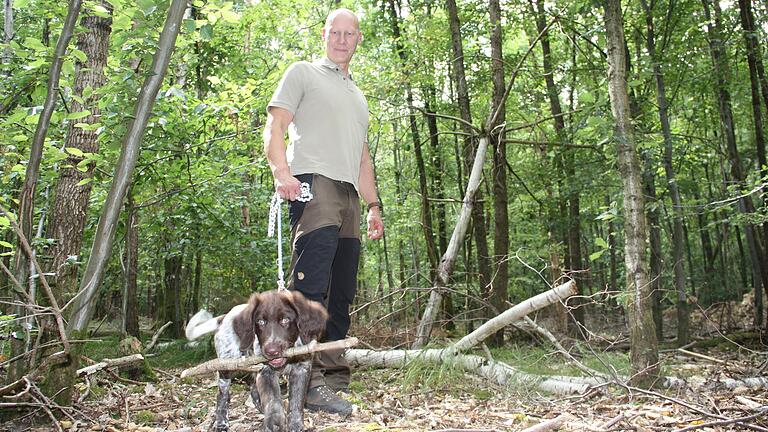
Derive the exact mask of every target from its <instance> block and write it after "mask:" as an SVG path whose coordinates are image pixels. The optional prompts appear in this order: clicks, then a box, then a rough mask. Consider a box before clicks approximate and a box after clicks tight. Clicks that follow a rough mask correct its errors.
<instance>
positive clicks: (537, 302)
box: [451, 281, 576, 352]
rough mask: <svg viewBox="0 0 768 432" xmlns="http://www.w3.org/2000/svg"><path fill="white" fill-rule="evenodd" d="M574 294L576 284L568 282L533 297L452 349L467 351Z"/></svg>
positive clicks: (464, 338)
mask: <svg viewBox="0 0 768 432" xmlns="http://www.w3.org/2000/svg"><path fill="white" fill-rule="evenodd" d="M574 294H576V283H575V282H574V281H568V282H566V283H564V284H562V285H559V286H557V287H555V288H552V289H551V290H549V291H545V292H543V293H541V294H538V295H536V296H533V297H531V298H529V299H528V300H525V301H523V302H520V303H518V304H516V305H514V306H512V307H511V308H509V309H507V310H506V311H504V312H502V313H501V314H500V315H498V316H496V317H494V318H491V319H490V320H488V321H486V322H485V323H484V324H483V325H481V326H480V327H478V328H477V330H475V331H473V332H472V333H470V334H468V335H466V336H464V337H463V338H461V340H459V341H458V342H456V343H455V344H454V345H453V346H452V347H451V349H453V350H455V351H456V352H461V351H466V350H468V349H470V348H472V347H474V346H475V345H477V344H479V343H480V342H482V341H483V340H485V339H486V338H488V337H489V336H491V335H493V334H495V333H496V332H497V331H499V330H501V329H503V328H504V327H506V326H508V325H510V324H512V323H514V322H515V321H519V320H521V319H523V317H525V316H526V315H528V314H530V313H531V312H535V311H537V310H539V309H543V308H544V307H546V306H549V305H551V304H552V303H557V302H558V301H561V300H565V299H567V298H568V297H570V296H572V295H574Z"/></svg>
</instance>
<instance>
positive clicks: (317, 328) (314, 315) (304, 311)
mask: <svg viewBox="0 0 768 432" xmlns="http://www.w3.org/2000/svg"><path fill="white" fill-rule="evenodd" d="M291 304H293V307H294V308H295V309H296V312H298V314H299V319H298V320H297V321H298V322H297V324H298V327H299V336H301V341H302V342H303V343H308V342H309V341H311V340H312V339H319V338H320V336H321V335H322V334H323V331H325V322H326V321H327V320H328V312H327V311H326V310H325V306H323V305H322V303H319V302H316V301H313V300H309V299H307V298H306V297H304V295H303V294H302V293H300V292H298V291H291Z"/></svg>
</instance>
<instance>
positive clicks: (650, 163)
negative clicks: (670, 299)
mask: <svg viewBox="0 0 768 432" xmlns="http://www.w3.org/2000/svg"><path fill="white" fill-rule="evenodd" d="M643 158H644V159H645V169H643V188H644V190H645V195H646V196H647V197H648V199H649V200H650V201H651V203H652V205H649V206H647V207H646V211H647V218H648V235H649V243H650V244H649V246H650V250H651V261H650V272H651V273H650V275H649V277H650V279H651V309H652V311H653V323H654V324H655V326H656V339H658V340H660V341H662V340H664V316H663V312H664V310H663V308H662V306H661V301H662V298H663V295H662V290H661V277H662V271H661V263H662V260H661V256H662V249H661V225H660V223H659V210H658V205H656V201H657V198H656V174H655V173H656V166H655V165H654V160H653V157H652V155H651V151H645V152H644V153H643ZM612 247H613V246H612Z"/></svg>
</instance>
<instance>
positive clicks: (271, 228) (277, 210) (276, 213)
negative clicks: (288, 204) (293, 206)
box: [267, 183, 314, 291]
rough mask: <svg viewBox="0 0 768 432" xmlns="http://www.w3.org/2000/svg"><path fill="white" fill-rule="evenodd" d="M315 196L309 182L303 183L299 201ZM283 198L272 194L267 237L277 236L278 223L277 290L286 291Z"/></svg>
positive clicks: (305, 200)
mask: <svg viewBox="0 0 768 432" xmlns="http://www.w3.org/2000/svg"><path fill="white" fill-rule="evenodd" d="M312 198H314V196H313V195H312V191H311V190H310V188H309V183H302V184H301V194H299V196H298V197H297V198H296V201H299V202H309V201H311V200H312ZM282 203H283V199H282V198H281V197H280V194H279V193H277V192H275V194H274V195H272V201H271V202H270V203H269V225H268V226H267V237H274V236H275V225H277V290H278V291H284V290H286V289H287V288H286V287H285V277H284V275H283V236H282V231H283V225H282V222H281V219H282V211H281V204H282Z"/></svg>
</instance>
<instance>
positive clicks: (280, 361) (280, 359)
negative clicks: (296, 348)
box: [267, 357, 288, 368]
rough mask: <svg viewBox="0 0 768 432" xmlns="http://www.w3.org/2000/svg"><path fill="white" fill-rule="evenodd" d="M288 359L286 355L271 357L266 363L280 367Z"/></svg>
mask: <svg viewBox="0 0 768 432" xmlns="http://www.w3.org/2000/svg"><path fill="white" fill-rule="evenodd" d="M287 361H288V359H287V358H286V357H278V358H276V359H272V360H270V361H268V362H267V363H268V364H269V365H270V366H272V367H273V368H281V367H283V366H285V363H286V362H287Z"/></svg>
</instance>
